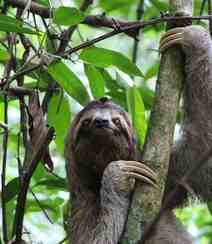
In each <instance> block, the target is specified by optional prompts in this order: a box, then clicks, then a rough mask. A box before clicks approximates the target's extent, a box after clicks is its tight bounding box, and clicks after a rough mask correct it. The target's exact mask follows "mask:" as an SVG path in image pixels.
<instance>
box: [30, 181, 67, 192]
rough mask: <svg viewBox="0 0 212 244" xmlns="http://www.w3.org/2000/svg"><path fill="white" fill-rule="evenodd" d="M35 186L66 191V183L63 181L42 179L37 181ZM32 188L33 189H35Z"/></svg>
mask: <svg viewBox="0 0 212 244" xmlns="http://www.w3.org/2000/svg"><path fill="white" fill-rule="evenodd" d="M35 186H45V187H47V188H48V187H50V188H53V189H56V188H57V189H60V190H64V191H67V189H68V188H67V183H66V181H65V179H59V178H56V179H43V180H41V181H39V182H38V183H37V184H36V185H35ZM35 186H34V187H35Z"/></svg>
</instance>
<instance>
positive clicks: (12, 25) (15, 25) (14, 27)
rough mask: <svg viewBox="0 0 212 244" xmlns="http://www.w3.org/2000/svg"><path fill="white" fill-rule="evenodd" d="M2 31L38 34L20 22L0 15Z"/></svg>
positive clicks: (0, 28) (0, 29)
mask: <svg viewBox="0 0 212 244" xmlns="http://www.w3.org/2000/svg"><path fill="white" fill-rule="evenodd" d="M0 31H4V32H16V33H26V34H37V32H36V31H34V30H32V29H30V28H27V27H23V23H22V22H21V21H20V20H17V19H15V18H12V17H10V16H6V15H3V14H0Z"/></svg>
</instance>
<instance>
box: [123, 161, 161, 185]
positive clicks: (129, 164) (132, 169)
mask: <svg viewBox="0 0 212 244" xmlns="http://www.w3.org/2000/svg"><path fill="white" fill-rule="evenodd" d="M121 169H123V170H124V171H125V175H127V176H129V177H134V178H136V179H138V180H141V181H143V182H145V183H148V184H150V185H153V186H154V187H157V185H156V182H157V175H156V173H155V172H154V171H153V170H151V169H150V168H149V167H148V166H147V165H145V164H143V163H139V162H136V161H126V162H124V165H122V166H121Z"/></svg>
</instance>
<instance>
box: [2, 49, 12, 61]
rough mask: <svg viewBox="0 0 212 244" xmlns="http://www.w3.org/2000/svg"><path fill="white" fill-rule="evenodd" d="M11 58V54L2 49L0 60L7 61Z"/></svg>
mask: <svg viewBox="0 0 212 244" xmlns="http://www.w3.org/2000/svg"><path fill="white" fill-rule="evenodd" d="M9 59H10V54H9V53H8V52H6V51H5V50H2V49H0V61H7V60H9Z"/></svg>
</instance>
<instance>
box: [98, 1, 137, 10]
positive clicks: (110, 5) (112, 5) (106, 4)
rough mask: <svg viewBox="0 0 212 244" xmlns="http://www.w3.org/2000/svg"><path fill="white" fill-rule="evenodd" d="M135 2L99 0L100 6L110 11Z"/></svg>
mask: <svg viewBox="0 0 212 244" xmlns="http://www.w3.org/2000/svg"><path fill="white" fill-rule="evenodd" d="M134 2H135V0H130V1H129V0H116V1H108V0H100V6H101V7H102V8H103V9H104V10H106V11H111V10H115V9H119V8H123V7H128V8H129V7H130V5H132V4H133V3H134Z"/></svg>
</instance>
